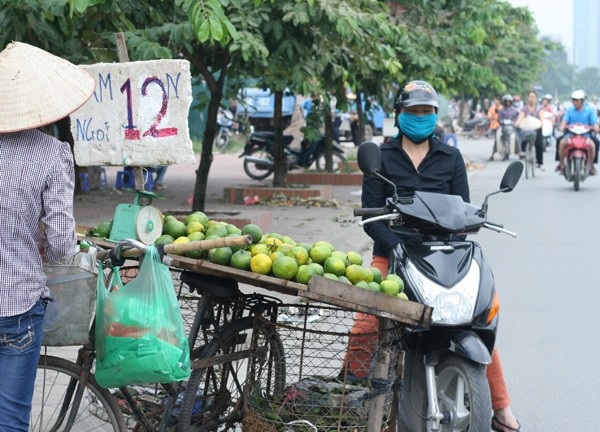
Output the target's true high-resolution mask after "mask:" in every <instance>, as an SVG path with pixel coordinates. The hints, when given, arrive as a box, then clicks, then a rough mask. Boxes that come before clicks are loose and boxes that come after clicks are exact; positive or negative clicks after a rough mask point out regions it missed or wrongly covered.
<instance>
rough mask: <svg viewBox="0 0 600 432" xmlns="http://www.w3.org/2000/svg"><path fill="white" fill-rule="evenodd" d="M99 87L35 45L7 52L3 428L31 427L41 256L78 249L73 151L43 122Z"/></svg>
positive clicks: (2, 185) (0, 55) (1, 201)
mask: <svg viewBox="0 0 600 432" xmlns="http://www.w3.org/2000/svg"><path fill="white" fill-rule="evenodd" d="M94 87H95V83H94V79H93V78H92V76H91V75H89V74H88V73H87V72H85V71H84V70H83V69H81V68H79V67H77V66H75V65H73V64H72V63H69V62H68V61H66V60H63V59H61V58H59V57H56V56H54V55H52V54H50V53H48V52H46V51H44V50H41V49H39V48H36V47H33V46H31V45H27V44H24V43H19V42H12V43H10V44H8V46H7V47H6V48H5V49H4V50H3V51H2V52H0V95H2V104H0V274H1V275H2V277H1V278H0V371H1V373H0V432H8V431H10V432H15V431H25V432H26V431H28V429H29V414H30V411H31V400H32V393H33V386H34V381H35V376H36V371H37V363H38V359H39V354H40V346H41V341H42V328H43V320H44V313H45V303H46V301H47V298H48V295H49V292H48V288H46V286H45V284H46V276H45V274H44V271H43V268H42V261H58V260H61V259H63V258H65V257H66V256H68V255H72V254H75V253H76V252H77V251H78V248H77V242H76V237H75V221H74V218H73V187H74V177H75V175H74V165H73V156H72V153H71V150H70V148H69V145H68V144H67V143H65V142H61V141H59V140H57V139H55V138H53V137H52V136H50V135H48V134H45V133H44V132H42V131H41V130H39V128H41V127H43V126H46V125H50V124H53V123H55V122H56V121H58V120H61V119H63V118H65V117H67V116H68V115H69V114H71V113H72V112H74V111H76V110H77V109H78V108H79V107H80V106H82V105H83V104H84V103H85V102H86V101H87V100H88V99H89V98H90V97H91V95H92V94H93V92H94ZM40 222H43V223H44V224H45V226H46V229H45V232H46V237H45V240H44V244H43V248H42V249H43V250H44V252H43V256H42V253H41V252H40V249H39V248H38V245H39V242H40V233H39V223H40Z"/></svg>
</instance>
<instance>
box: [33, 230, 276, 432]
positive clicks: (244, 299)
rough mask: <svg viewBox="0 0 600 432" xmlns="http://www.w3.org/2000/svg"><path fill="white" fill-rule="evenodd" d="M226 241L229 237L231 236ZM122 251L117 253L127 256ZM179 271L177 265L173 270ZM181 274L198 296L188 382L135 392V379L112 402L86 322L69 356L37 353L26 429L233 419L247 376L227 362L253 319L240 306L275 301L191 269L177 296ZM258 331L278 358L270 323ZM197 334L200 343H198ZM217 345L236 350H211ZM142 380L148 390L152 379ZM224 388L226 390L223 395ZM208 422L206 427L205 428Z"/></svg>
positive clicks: (252, 308)
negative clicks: (97, 374) (84, 339)
mask: <svg viewBox="0 0 600 432" xmlns="http://www.w3.org/2000/svg"><path fill="white" fill-rule="evenodd" d="M221 240H223V239H221ZM225 241H227V242H231V239H228V240H225ZM212 242H214V240H213V241H212ZM246 242H247V241H246ZM196 243H203V244H204V245H207V246H205V248H206V249H209V248H212V247H215V246H212V247H210V246H208V243H207V241H204V242H196ZM165 249H167V248H166V247H165ZM128 252H130V251H125V252H123V254H122V255H123V256H126V255H128ZM129 256H131V254H129ZM121 272H122V273H121V276H122V279H123V281H124V282H126V281H127V280H128V279H129V278H132V277H135V273H136V272H137V267H125V268H123V269H121ZM174 273H175V274H177V273H178V271H177V270H175V271H174ZM183 273H184V272H179V275H180V276H181V274H183ZM108 277H110V275H109V276H108ZM184 279H185V280H187V281H188V283H191V285H190V286H191V287H192V289H190V290H189V292H190V293H191V292H193V291H194V290H195V291H196V293H197V301H198V307H197V309H196V313H195V314H194V319H193V324H192V325H191V327H190V329H189V332H188V342H189V344H190V348H193V349H191V353H190V356H191V360H192V369H193V372H192V377H191V378H190V381H188V382H191V383H192V385H187V386H186V387H184V388H182V384H181V383H174V384H162V385H156V386H154V394H149V393H147V392H144V393H142V394H140V395H138V394H137V393H138V392H137V391H135V390H134V389H133V387H134V386H125V387H121V388H119V389H118V395H120V396H121V397H122V398H123V401H122V403H118V402H117V400H116V398H115V395H114V394H113V393H111V391H109V390H107V389H104V388H102V387H100V386H99V385H98V383H97V382H96V380H95V378H94V372H93V369H94V359H95V339H94V327H93V324H92V328H91V330H90V338H89V342H88V343H86V344H84V345H83V346H82V347H81V348H80V349H79V352H78V356H77V360H76V361H75V362H73V361H69V360H65V359H61V358H58V357H56V356H51V355H48V354H47V352H46V353H44V354H42V355H41V356H40V361H39V365H38V379H37V380H36V395H35V397H34V409H33V410H32V421H31V423H32V430H36V431H37V430H39V431H59V430H60V431H70V430H73V431H86V430H95V431H96V430H98V431H104V430H105V431H124V430H127V429H128V427H129V428H132V429H133V430H145V431H155V430H159V431H167V430H169V431H171V430H178V431H186V432H187V431H188V430H190V424H191V423H192V422H194V423H195V424H196V425H197V427H196V428H195V429H194V430H214V428H216V427H218V425H219V424H221V422H226V423H227V424H232V423H233V422H235V421H238V420H236V419H238V418H239V416H240V413H241V406H240V404H241V397H240V396H241V392H240V391H239V389H241V388H242V387H243V385H244V384H245V379H242V378H245V377H241V378H240V377H238V374H237V371H238V369H234V368H233V362H234V361H236V362H239V361H243V360H244V359H248V358H249V357H250V356H249V353H248V350H240V349H239V348H240V347H241V348H244V346H243V345H241V344H242V343H244V338H241V337H240V336H243V335H245V332H247V331H249V330H251V327H250V324H249V323H250V322H251V321H252V320H253V318H252V316H251V315H249V314H247V313H246V314H245V313H244V312H250V313H254V314H260V313H263V312H264V311H266V310H267V309H269V308H272V305H273V304H274V301H273V300H269V299H267V298H266V297H265V296H260V295H248V296H246V295H244V294H242V293H241V292H240V291H239V289H238V288H237V282H235V281H233V280H230V279H223V278H210V277H208V278H207V277H205V276H202V277H200V276H199V275H196V274H193V273H191V274H189V275H187V276H184V277H182V278H180V279H179V280H180V282H181V284H180V286H179V294H180V298H181V297H183V296H181V291H182V289H183V287H184V284H185V280H184ZM186 286H187V285H186ZM273 316H274V315H273ZM258 331H259V332H261V331H262V332H264V333H265V334H269V335H271V336H269V337H268V338H265V339H268V341H267V342H266V343H267V345H266V350H267V352H270V351H271V349H272V350H273V354H270V355H269V356H268V357H269V358H270V359H271V363H270V364H271V365H272V364H275V363H277V364H283V365H284V363H282V362H281V361H280V359H281V358H282V356H283V354H282V351H281V350H282V348H281V347H282V344H281V341H280V340H278V336H272V334H273V333H272V331H271V330H269V331H268V332H267V331H266V330H261V329H258ZM200 334H201V335H202V338H201V344H200V345H198V346H196V341H197V339H198V336H199V335H200ZM209 348H210V349H209ZM219 351H222V352H223V353H225V354H232V353H234V354H235V355H233V356H232V355H230V356H222V357H221V358H215V357H216V355H217V354H218V353H219ZM207 359H210V361H207ZM219 368H220V369H219ZM284 372H285V371H284V366H283V368H282V367H278V368H277V370H276V375H275V378H276V379H278V380H281V382H284V378H283V377H284V375H285V373H284ZM203 377H206V378H210V380H209V381H208V384H209V385H205V386H204V387H203V388H202V389H200V387H199V386H200V382H201V381H202V378H203ZM192 380H193V381H192ZM204 382H206V380H205V381H204ZM231 383H233V384H235V386H234V388H233V389H230V384H231ZM147 387H148V388H149V389H150V391H152V388H151V386H147ZM192 388H193V390H191V389H192ZM115 393H116V392H115ZM165 395H166V396H165ZM182 395H183V396H182ZM136 396H139V399H141V401H140V400H139V399H136ZM160 396H162V398H161V397H160ZM224 396H227V398H226V399H224ZM177 400H182V404H181V408H179V407H177V406H176V402H177ZM198 405H201V406H203V409H202V412H201V414H200V415H199V416H198V413H197V412H195V411H197V410H194V407H195V406H198ZM125 407H126V408H127V409H128V411H129V418H130V419H131V421H129V422H126V420H125V417H124V416H123V412H122V411H123V410H122V408H125ZM178 411H179V412H178ZM194 416H195V417H194ZM209 420H210V423H208V422H209ZM128 423H129V424H130V425H131V426H128ZM207 425H208V427H210V429H206V428H203V427H205V426H207ZM198 427H200V429H198ZM202 428H203V429H202Z"/></svg>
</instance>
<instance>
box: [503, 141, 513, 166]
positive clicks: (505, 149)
mask: <svg viewBox="0 0 600 432" xmlns="http://www.w3.org/2000/svg"><path fill="white" fill-rule="evenodd" d="M510 138H511V137H510V136H505V135H503V136H502V160H508V156H509V155H510V143H511V141H512V140H511V139H510Z"/></svg>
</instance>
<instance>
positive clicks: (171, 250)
mask: <svg viewBox="0 0 600 432" xmlns="http://www.w3.org/2000/svg"><path fill="white" fill-rule="evenodd" d="M124 242H125V243H123V244H124V245H131V244H132V243H131V240H125V241H124ZM119 243H121V242H119ZM135 243H137V242H135ZM251 243H252V236H250V235H243V236H238V237H223V238H218V239H210V240H199V241H191V242H187V243H177V244H167V245H165V248H164V252H165V253H166V254H178V253H183V252H190V251H198V250H209V249H214V248H219V247H226V246H246V245H249V244H251ZM117 247H118V244H117ZM109 253H110V251H108V250H104V251H101V252H98V255H97V258H98V259H99V260H105V259H107V258H108V256H109ZM144 253H145V245H144V246H141V245H135V244H134V245H133V246H132V247H131V248H130V249H126V250H124V251H123V252H122V253H121V257H123V258H134V257H138V256H141V255H144Z"/></svg>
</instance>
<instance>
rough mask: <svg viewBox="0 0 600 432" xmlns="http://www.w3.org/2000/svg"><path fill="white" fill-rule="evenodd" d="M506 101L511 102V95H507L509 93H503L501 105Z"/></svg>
mask: <svg viewBox="0 0 600 432" xmlns="http://www.w3.org/2000/svg"><path fill="white" fill-rule="evenodd" d="M506 101H508V102H510V103H512V101H513V97H512V96H511V95H509V94H505V95H504V96H502V105H504V103H505V102H506Z"/></svg>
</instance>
